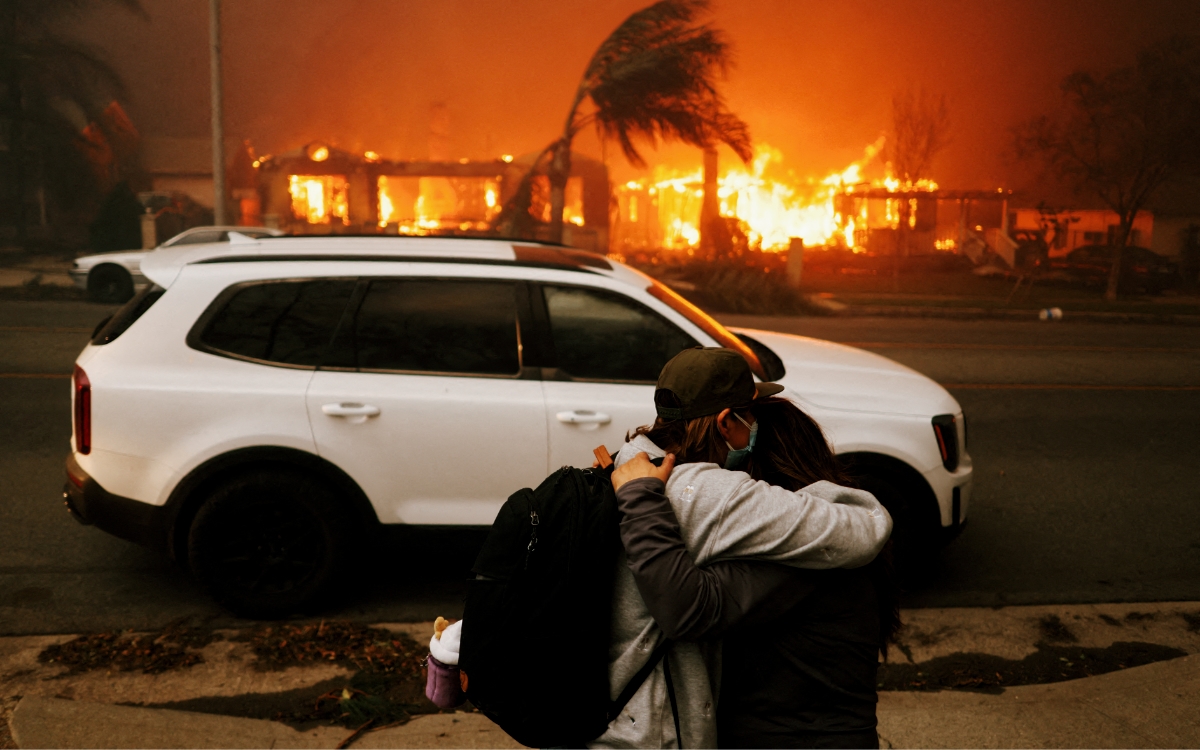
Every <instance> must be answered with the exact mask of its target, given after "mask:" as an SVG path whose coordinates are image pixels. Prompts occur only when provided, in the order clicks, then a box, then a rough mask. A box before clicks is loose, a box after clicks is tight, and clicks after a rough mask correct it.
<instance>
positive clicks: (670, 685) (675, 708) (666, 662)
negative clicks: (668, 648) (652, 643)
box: [663, 656, 683, 750]
mask: <svg viewBox="0 0 1200 750" xmlns="http://www.w3.org/2000/svg"><path fill="white" fill-rule="evenodd" d="M663 677H664V678H666V680H667V697H668V698H670V699H671V716H672V718H674V719H675V747H677V748H679V750H683V732H681V731H679V703H678V702H677V701H676V700H675V683H674V682H672V681H671V660H670V659H668V658H666V657H665V656H664V657H663Z"/></svg>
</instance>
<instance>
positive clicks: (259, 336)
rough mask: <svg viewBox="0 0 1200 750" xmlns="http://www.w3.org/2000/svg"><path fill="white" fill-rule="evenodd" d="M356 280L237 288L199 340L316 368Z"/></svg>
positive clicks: (227, 351)
mask: <svg viewBox="0 0 1200 750" xmlns="http://www.w3.org/2000/svg"><path fill="white" fill-rule="evenodd" d="M355 283H356V282H355V281H354V280H353V279H321V280H316V281H272V282H265V283H255V284H250V285H244V286H241V287H240V288H238V287H235V290H236V291H234V292H233V294H232V295H231V296H229V297H228V298H226V300H225V304H224V305H223V306H222V307H221V308H220V309H219V310H217V312H216V314H215V315H213V316H212V318H211V319H210V320H209V322H208V324H207V325H206V326H205V327H204V331H203V333H201V334H200V336H199V343H200V344H201V346H202V347H203V348H207V349H212V350H215V351H217V352H219V353H225V354H233V355H236V356H241V357H249V358H251V359H258V360H264V361H267V362H275V363H279V364H285V365H300V366H306V367H316V366H317V365H319V364H321V358H322V355H323V354H324V352H325V350H326V349H327V348H328V346H329V342H330V339H332V338H333V334H334V331H335V330H337V325H338V321H339V320H340V319H341V317H342V312H343V311H344V310H345V309H346V303H348V302H349V301H350V295H351V294H352V293H353V292H354V285H355ZM189 343H190V342H189Z"/></svg>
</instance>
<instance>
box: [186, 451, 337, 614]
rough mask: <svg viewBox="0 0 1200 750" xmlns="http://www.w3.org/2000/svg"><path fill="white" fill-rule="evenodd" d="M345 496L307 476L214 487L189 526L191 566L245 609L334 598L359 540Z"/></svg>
mask: <svg viewBox="0 0 1200 750" xmlns="http://www.w3.org/2000/svg"><path fill="white" fill-rule="evenodd" d="M353 532H354V524H353V522H352V520H351V518H350V517H349V515H348V514H347V513H346V511H345V509H344V508H343V507H342V505H341V504H340V503H339V502H338V498H337V497H336V496H335V495H334V493H332V492H331V491H329V490H328V489H326V488H325V487H324V486H323V485H321V484H319V483H317V482H314V481H311V480H310V479H309V478H308V477H302V476H298V475H296V474H290V473H285V472H283V471H263V472H260V473H255V474H250V475H245V476H242V477H239V478H238V479H235V480H233V481H231V482H229V483H228V484H226V485H224V486H223V487H221V488H220V489H218V490H217V491H216V492H214V493H213V494H212V495H211V496H210V497H209V498H208V500H206V501H205V503H204V505H203V506H201V508H200V510H199V512H197V514H196V518H195V520H194V521H193V522H192V527H191V531H190V532H189V534H188V560H189V562H190V564H191V568H192V573H193V574H194V575H195V576H196V579H197V580H198V581H199V582H200V584H201V585H202V586H203V587H204V588H205V590H206V591H208V593H209V594H210V595H212V597H213V598H214V599H216V600H217V602H218V603H219V604H221V605H222V606H224V607H225V608H226V609H228V610H230V611H231V612H233V613H234V614H236V615H238V616H240V617H249V618H255V619H273V618H279V617H285V616H287V615H290V614H294V613H296V612H305V611H310V610H312V609H314V608H316V607H319V606H321V605H322V604H324V603H325V601H326V600H327V599H328V597H329V595H330V594H331V593H332V591H333V590H334V588H335V586H336V585H337V584H338V582H339V578H340V577H341V575H342V571H343V569H344V567H345V563H346V562H347V560H348V558H349V556H350V550H351V547H352V545H353V543H354V533H353Z"/></svg>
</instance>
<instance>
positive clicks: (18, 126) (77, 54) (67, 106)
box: [0, 0, 145, 238]
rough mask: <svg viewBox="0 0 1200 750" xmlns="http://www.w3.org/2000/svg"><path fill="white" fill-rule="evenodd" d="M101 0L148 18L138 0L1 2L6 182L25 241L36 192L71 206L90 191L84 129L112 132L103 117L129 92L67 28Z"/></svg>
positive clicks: (2, 168) (1, 131)
mask: <svg viewBox="0 0 1200 750" xmlns="http://www.w3.org/2000/svg"><path fill="white" fill-rule="evenodd" d="M98 1H103V2H107V3H109V4H113V5H118V6H121V7H123V8H125V9H127V10H130V11H132V12H134V13H136V14H138V15H142V16H144V15H145V14H144V12H143V10H142V8H141V5H140V4H139V3H138V2H137V0H0V137H3V138H4V139H5V140H6V141H7V143H6V144H5V145H6V146H7V154H6V156H7V158H6V159H4V160H3V162H5V163H0V181H2V182H3V183H5V184H4V186H3V187H4V188H5V189H4V190H3V192H4V193H5V196H4V198H5V200H6V201H9V205H10V206H12V207H13V209H14V213H15V215H14V216H13V217H12V219H13V220H14V223H15V224H16V225H17V232H18V237H19V238H21V237H22V236H23V235H24V229H25V225H26V224H27V221H28V216H27V214H28V211H27V201H28V199H29V196H30V194H31V191H32V190H33V189H35V188H43V189H47V190H49V191H50V192H51V193H52V194H54V195H55V196H57V197H58V198H59V200H60V202H63V203H69V202H70V201H71V199H72V198H73V197H75V196H78V195H79V194H80V193H82V192H85V191H87V190H88V188H89V187H91V186H90V185H89V184H88V183H89V182H90V181H91V180H90V176H91V170H90V169H89V168H88V163H87V157H86V155H85V153H84V151H83V149H82V148H81V146H83V145H84V144H82V143H81V140H80V135H81V131H82V130H83V129H84V128H85V127H87V126H88V125H89V123H95V124H96V127H97V128H104V127H106V125H107V122H108V121H107V119H106V118H105V117H104V116H103V114H102V113H103V112H104V110H105V108H106V107H108V106H109V104H110V103H111V102H112V101H113V99H114V97H116V96H118V95H119V94H120V93H121V92H122V87H121V83H120V79H119V77H118V76H117V74H116V72H115V71H114V70H113V69H112V68H111V67H109V66H108V65H107V64H106V63H105V62H104V61H103V60H101V59H100V57H99V56H98V55H97V54H95V53H94V52H93V51H91V50H90V49H88V48H87V47H85V46H84V45H82V44H80V43H78V42H75V41H73V40H71V39H68V38H65V37H63V36H62V34H61V31H60V27H61V25H62V24H63V22H64V21H67V20H69V19H70V18H71V16H73V15H74V14H76V13H78V12H80V11H82V10H84V9H85V8H87V7H88V6H91V5H94V4H96V2H98Z"/></svg>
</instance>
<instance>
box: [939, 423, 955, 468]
mask: <svg viewBox="0 0 1200 750" xmlns="http://www.w3.org/2000/svg"><path fill="white" fill-rule="evenodd" d="M933 434H934V435H935V436H936V437H937V444H938V450H939V451H941V453H942V466H945V467H946V471H954V470H955V469H957V468H958V426H957V425H956V424H955V421H954V415H953V414H939V415H938V416H936V417H934V418H933Z"/></svg>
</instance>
